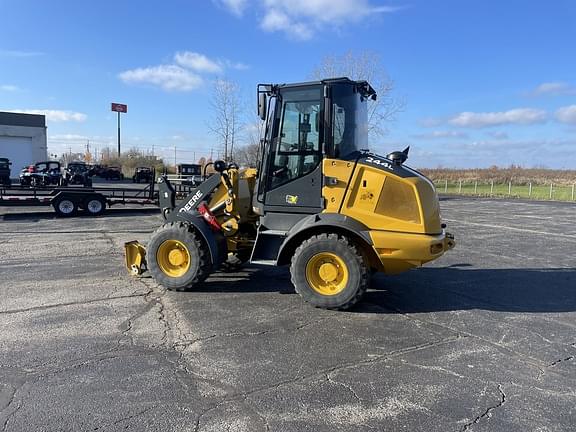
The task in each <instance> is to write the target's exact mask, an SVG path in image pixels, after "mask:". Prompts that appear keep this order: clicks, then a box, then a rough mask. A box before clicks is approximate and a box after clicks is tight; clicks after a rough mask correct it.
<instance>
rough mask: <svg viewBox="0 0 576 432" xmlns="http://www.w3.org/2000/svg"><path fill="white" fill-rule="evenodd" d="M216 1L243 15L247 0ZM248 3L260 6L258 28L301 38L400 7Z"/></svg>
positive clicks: (342, 1) (314, 1)
mask: <svg viewBox="0 0 576 432" xmlns="http://www.w3.org/2000/svg"><path fill="white" fill-rule="evenodd" d="M215 1H217V3H218V4H220V5H222V6H224V7H225V8H226V9H227V10H229V11H230V12H231V13H232V14H234V15H236V16H242V15H243V14H244V11H245V10H246V8H247V5H248V3H249V2H248V0H215ZM251 3H252V4H253V5H257V7H259V9H260V10H259V11H258V15H259V16H261V17H262V18H261V20H260V28H262V29H263V30H264V31H267V32H283V33H285V34H286V35H287V36H288V37H290V38H293V39H300V40H306V39H310V38H312V37H313V36H314V34H315V33H316V32H318V31H321V30H323V29H326V28H331V29H334V28H338V27H342V26H344V25H345V24H348V23H357V22H361V21H363V20H366V18H369V17H370V16H372V15H375V14H382V13H390V12H395V11H397V10H399V9H401V8H398V7H391V6H376V5H373V4H372V3H371V0H259V1H255V0H252V2H251Z"/></svg>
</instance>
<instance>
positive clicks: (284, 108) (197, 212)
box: [126, 78, 454, 309]
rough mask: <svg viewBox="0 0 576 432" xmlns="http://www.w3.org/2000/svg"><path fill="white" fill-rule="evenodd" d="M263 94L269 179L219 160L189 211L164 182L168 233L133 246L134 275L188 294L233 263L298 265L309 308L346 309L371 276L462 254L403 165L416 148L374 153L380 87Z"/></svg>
mask: <svg viewBox="0 0 576 432" xmlns="http://www.w3.org/2000/svg"><path fill="white" fill-rule="evenodd" d="M257 92H258V112H259V115H260V117H261V118H262V119H263V120H266V128H265V132H264V136H263V138H262V140H261V148H260V161H259V167H258V169H257V170H256V169H251V168H248V169H239V167H238V166H237V165H235V164H226V163H224V162H223V161H217V162H215V163H214V169H215V171H216V174H213V175H212V176H211V177H209V178H207V179H206V180H205V181H204V182H203V183H202V184H200V185H199V186H198V187H197V188H196V189H194V190H193V191H192V192H191V193H190V194H189V196H188V197H187V198H186V199H185V200H184V201H183V203H182V204H181V205H178V206H176V205H175V193H174V189H173V187H172V185H171V184H170V182H169V181H168V180H167V179H166V178H165V177H163V178H161V179H160V185H159V191H160V192H159V194H160V207H161V208H162V214H163V215H164V218H165V223H164V225H162V226H161V227H160V228H158V229H157V230H156V232H154V234H152V237H151V238H150V241H149V243H148V246H147V248H144V246H142V245H141V244H139V243H138V242H129V243H127V244H126V264H127V267H128V269H129V270H130V271H131V272H132V273H133V274H135V275H137V274H140V273H141V272H142V271H144V270H145V269H146V268H147V269H148V270H149V272H150V273H151V274H152V276H153V278H154V279H155V280H156V281H157V282H158V283H159V284H161V285H163V286H165V287H166V288H168V289H170V290H178V291H188V290H193V289H194V288H195V287H196V286H197V285H198V284H201V283H202V282H203V281H204V280H205V279H206V278H207V277H208V276H209V275H210V273H211V272H213V271H215V270H216V269H218V268H219V267H220V266H221V265H222V264H223V263H224V262H226V261H227V260H228V259H230V258H232V259H234V260H235V261H236V262H241V261H248V260H250V262H252V263H256V264H266V265H273V266H277V265H289V266H290V273H291V279H292V283H293V284H294V287H295V288H296V291H297V292H298V293H299V294H300V295H301V296H302V298H303V299H304V300H305V301H307V302H309V303H310V304H312V305H314V306H317V307H322V308H334V309H346V308H349V307H350V306H352V305H353V304H355V303H356V302H357V301H358V300H359V299H360V298H361V297H362V295H363V294H364V292H365V291H366V289H367V288H368V284H369V276H370V274H371V272H374V271H379V272H384V273H386V274H396V273H400V272H403V271H406V270H408V269H411V268H415V267H419V266H421V265H422V264H424V263H426V262H428V261H432V260H434V259H436V258H438V257H440V256H441V255H442V254H443V253H444V252H445V251H447V250H448V249H451V248H452V247H454V237H453V236H451V235H450V234H448V233H445V232H444V227H445V226H444V225H443V224H442V223H441V220H440V209H439V205H438V197H437V195H436V192H435V189H434V186H433V185H432V183H431V182H430V181H429V180H428V179H427V178H426V177H424V176H423V175H422V174H420V173H418V172H417V171H414V170H412V169H410V168H408V167H406V166H405V165H403V163H404V161H405V160H406V158H407V156H408V149H406V150H405V151H404V152H399V151H397V152H393V153H390V154H389V155H388V156H387V157H382V156H377V155H375V154H372V153H369V152H368V150H364V149H365V148H366V147H367V137H368V126H367V120H368V118H367V108H366V105H367V101H368V100H369V99H370V98H376V93H375V91H374V90H373V88H372V87H371V86H370V84H368V83H367V82H365V81H352V80H350V79H348V78H338V79H328V80H324V81H317V82H307V83H299V84H281V85H264V84H260V85H259V86H258V90H257Z"/></svg>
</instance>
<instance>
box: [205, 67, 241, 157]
mask: <svg viewBox="0 0 576 432" xmlns="http://www.w3.org/2000/svg"><path fill="white" fill-rule="evenodd" d="M210 105H211V107H212V114H213V118H212V120H211V121H210V122H209V123H208V128H209V130H210V132H211V133H212V134H214V135H215V136H216V138H217V139H218V141H219V144H220V145H221V146H222V149H223V153H224V160H225V161H229V160H230V159H231V157H232V155H233V154H234V145H235V143H236V141H237V139H238V134H239V132H240V129H241V128H242V124H241V121H240V118H241V104H240V87H239V86H238V84H236V83H235V82H233V81H229V80H227V79H223V78H221V79H218V80H216V81H215V82H214V88H213V91H212V100H211V103H210Z"/></svg>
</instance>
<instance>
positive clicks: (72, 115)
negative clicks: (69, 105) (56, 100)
mask: <svg viewBox="0 0 576 432" xmlns="http://www.w3.org/2000/svg"><path fill="white" fill-rule="evenodd" d="M8 112H13V113H22V114H40V115H44V116H46V120H48V121H53V122H69V121H73V122H78V123H82V122H84V121H86V119H87V118H88V116H87V115H86V114H83V113H79V112H74V111H60V110H38V109H22V110H21V109H15V110H8Z"/></svg>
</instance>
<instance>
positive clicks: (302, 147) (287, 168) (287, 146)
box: [262, 86, 324, 214]
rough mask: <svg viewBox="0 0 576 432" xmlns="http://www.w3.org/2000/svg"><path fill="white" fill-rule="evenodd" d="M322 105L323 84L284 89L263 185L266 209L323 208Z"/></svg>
mask: <svg viewBox="0 0 576 432" xmlns="http://www.w3.org/2000/svg"><path fill="white" fill-rule="evenodd" d="M323 105H324V103H323V97H322V87H321V86H314V87H295V88H290V89H284V90H282V91H281V93H280V97H279V98H278V102H277V106H276V110H275V120H276V121H275V125H276V127H275V128H274V129H273V131H272V137H271V138H272V139H271V140H270V149H269V153H268V155H267V166H266V176H265V180H264V184H263V185H262V186H264V188H265V193H264V196H263V201H264V209H265V211H273V212H288V213H309V214H311V213H318V212H320V211H322V210H323V208H324V203H323V199H322V164H321V162H322V142H323V135H324V133H323V121H322V118H323V113H324V106H323Z"/></svg>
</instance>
